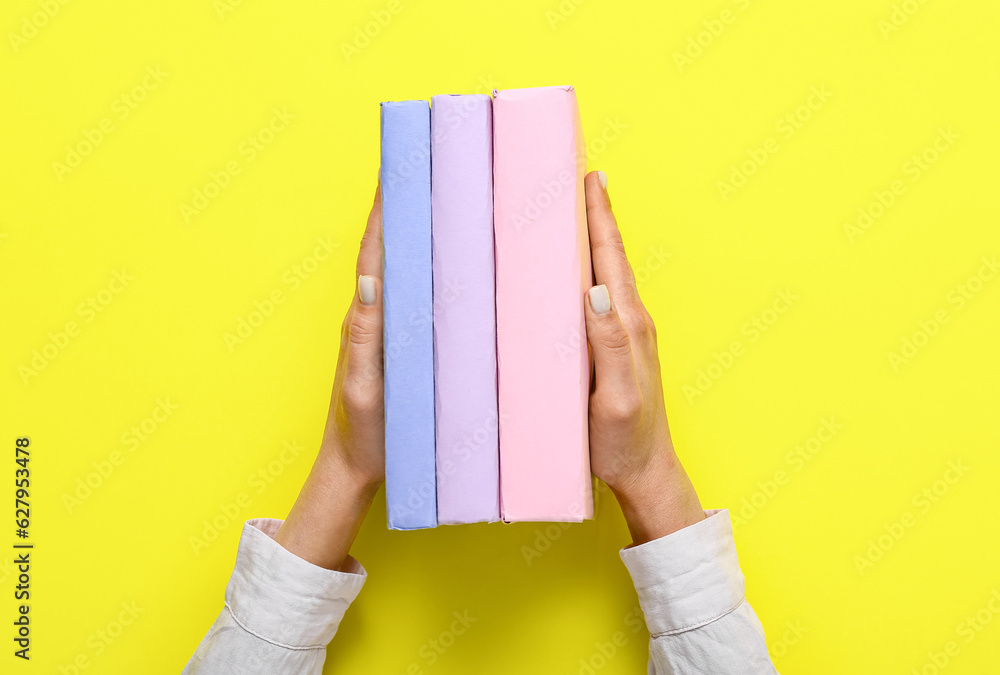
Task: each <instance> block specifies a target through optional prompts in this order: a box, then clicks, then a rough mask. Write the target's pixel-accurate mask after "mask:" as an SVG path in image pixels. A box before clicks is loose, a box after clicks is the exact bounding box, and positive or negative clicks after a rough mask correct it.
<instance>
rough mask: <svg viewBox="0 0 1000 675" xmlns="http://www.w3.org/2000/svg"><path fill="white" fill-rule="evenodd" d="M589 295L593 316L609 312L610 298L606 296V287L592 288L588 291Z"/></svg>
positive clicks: (602, 285)
mask: <svg viewBox="0 0 1000 675" xmlns="http://www.w3.org/2000/svg"><path fill="white" fill-rule="evenodd" d="M588 292H589V293H590V306H591V307H593V308H594V313H595V314H607V313H608V312H610V311H611V296H610V295H608V287H607V286H605V285H604V284H601V285H600V286H594V287H593V288H591V289H590V291H588Z"/></svg>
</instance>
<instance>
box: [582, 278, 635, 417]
mask: <svg viewBox="0 0 1000 675" xmlns="http://www.w3.org/2000/svg"><path fill="white" fill-rule="evenodd" d="M586 296H587V297H586V301H585V302H584V305H585V312H584V313H585V316H586V322H587V341H588V342H589V343H590V347H591V351H592V352H593V355H594V371H595V372H594V379H595V382H596V384H595V386H596V387H600V388H602V389H603V388H605V387H608V388H610V389H611V391H612V393H613V394H614V398H616V399H617V398H618V396H630V395H631V394H632V393H637V392H638V383H637V380H636V377H635V365H634V363H633V361H632V341H631V340H630V339H629V335H628V331H627V330H625V326H624V324H622V321H621V318H620V317H619V316H618V311H617V309H615V307H614V304H613V303H612V302H611V295H610V294H609V292H608V288H607V286H605V285H603V284H601V285H598V286H594V287H593V288H591V289H590V290H589V291H587V293H586Z"/></svg>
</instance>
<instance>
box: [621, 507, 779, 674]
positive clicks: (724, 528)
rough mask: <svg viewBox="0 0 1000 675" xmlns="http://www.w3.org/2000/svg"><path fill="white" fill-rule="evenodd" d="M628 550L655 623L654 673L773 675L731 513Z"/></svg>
mask: <svg viewBox="0 0 1000 675" xmlns="http://www.w3.org/2000/svg"><path fill="white" fill-rule="evenodd" d="M705 516H706V518H705V520H703V521H701V522H699V523H695V524H694V525H689V526H688V527H685V528H684V529H682V530H678V531H677V532H674V533H672V534H668V535H667V536H665V537H661V538H659V539H654V540H653V541H649V542H646V543H645V544H640V545H639V546H633V547H629V548H625V549H622V551H621V557H622V561H623V562H624V563H625V566H626V567H627V568H628V571H629V574H631V575H632V581H633V582H634V583H635V589H636V592H637V593H638V594H639V605H640V606H641V607H642V612H643V614H645V616H646V627H647V628H649V632H650V640H649V675H695V674H701V673H705V674H706V675H707V674H710V675H763V674H765V673H766V674H768V675H773V674H774V673H777V671H776V670H775V669H774V666H773V665H772V663H771V659H770V657H769V656H768V653H767V645H766V643H765V642H764V629H763V627H762V626H761V625H760V621H759V620H758V619H757V615H756V614H754V611H753V609H751V608H750V605H749V604H747V601H746V598H745V596H744V594H743V593H744V585H743V573H742V572H741V571H740V564H739V561H738V560H737V558H736V544H735V542H734V541H733V528H732V525H731V524H730V522H729V512H728V511H727V510H725V509H722V510H714V511H705Z"/></svg>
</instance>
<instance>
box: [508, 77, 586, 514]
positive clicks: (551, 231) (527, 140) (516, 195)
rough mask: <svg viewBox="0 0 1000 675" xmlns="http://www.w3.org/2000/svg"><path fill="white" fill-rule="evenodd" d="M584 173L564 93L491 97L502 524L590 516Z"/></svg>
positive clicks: (575, 114)
mask: <svg viewBox="0 0 1000 675" xmlns="http://www.w3.org/2000/svg"><path fill="white" fill-rule="evenodd" d="M585 169H586V153H585V149H584V141H583V132H582V128H581V125H580V113H579V109H578V107H577V101H576V92H575V91H574V90H573V87H540V88H535V89H508V90H504V91H497V92H494V99H493V180H494V190H493V199H494V229H495V232H494V235H495V243H496V313H497V364H498V370H497V375H498V407H499V424H500V508H501V517H502V519H503V520H504V521H506V522H515V521H572V522H578V521H582V520H584V519H587V518H590V517H592V516H593V511H594V506H593V497H592V494H591V478H590V445H589V441H588V435H587V404H588V396H589V391H590V367H589V359H588V355H587V338H586V328H585V325H584V314H583V295H584V293H585V292H586V291H587V289H588V288H590V286H591V269H590V245H589V237H588V233H587V210H586V203H585V201H584V193H583V176H584V172H585Z"/></svg>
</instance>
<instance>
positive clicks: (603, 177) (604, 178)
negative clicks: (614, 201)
mask: <svg viewBox="0 0 1000 675" xmlns="http://www.w3.org/2000/svg"><path fill="white" fill-rule="evenodd" d="M597 180H599V181H601V187H602V188H604V189H605V190H607V189H608V174H606V173H604V172H603V171H598V172H597Z"/></svg>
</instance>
